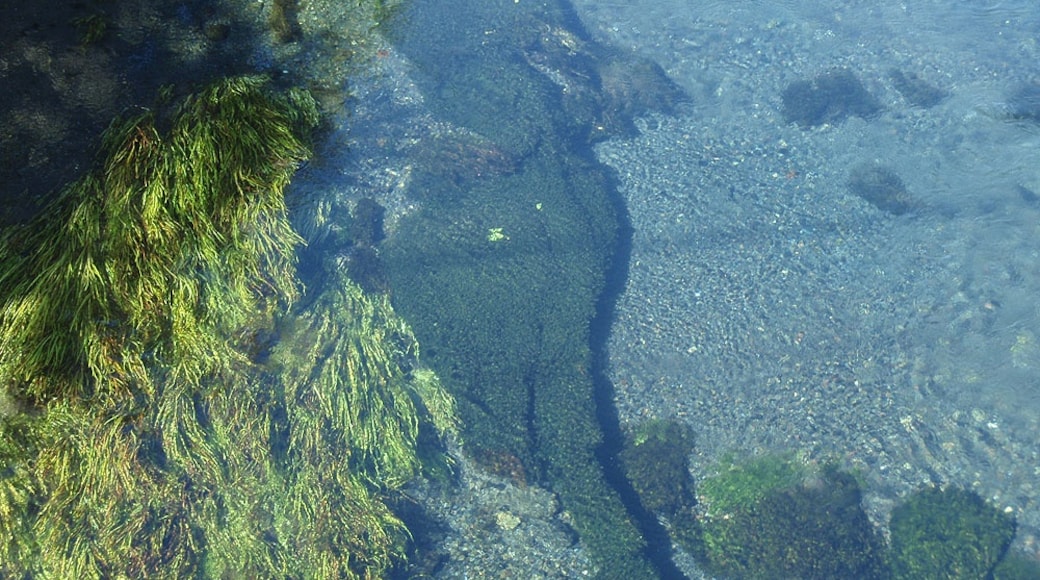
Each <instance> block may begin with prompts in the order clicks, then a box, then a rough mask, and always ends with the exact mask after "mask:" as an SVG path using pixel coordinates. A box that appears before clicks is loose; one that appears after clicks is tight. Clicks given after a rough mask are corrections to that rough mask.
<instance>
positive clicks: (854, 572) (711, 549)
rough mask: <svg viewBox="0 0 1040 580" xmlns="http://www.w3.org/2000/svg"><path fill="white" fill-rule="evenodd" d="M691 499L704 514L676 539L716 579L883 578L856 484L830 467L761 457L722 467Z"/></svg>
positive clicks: (876, 538)
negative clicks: (810, 466)
mask: <svg viewBox="0 0 1040 580" xmlns="http://www.w3.org/2000/svg"><path fill="white" fill-rule="evenodd" d="M698 495H699V497H700V498H701V499H702V501H703V503H704V506H703V507H704V509H705V511H704V515H703V516H702V517H701V518H700V522H699V526H697V527H695V528H694V529H693V530H691V531H692V533H688V534H685V535H684V536H680V539H681V540H683V541H684V542H687V548H688V549H690V551H691V552H693V553H694V554H696V555H698V556H699V557H700V559H701V560H702V561H703V562H704V564H705V565H706V567H707V568H708V569H709V570H711V571H712V572H713V573H714V574H716V575H718V576H720V577H724V578H762V579H767V578H802V579H810V578H819V579H821V580H822V579H826V578H885V577H887V569H886V568H885V566H884V557H883V543H882V542H881V539H880V537H879V536H878V535H877V534H876V532H875V530H874V528H873V526H872V524H871V523H870V520H869V519H868V518H867V515H866V513H865V512H864V511H863V509H862V507H861V505H860V499H861V494H860V488H859V484H858V483H857V482H856V480H855V479H854V478H853V477H852V476H851V475H850V474H847V473H844V472H841V471H839V470H838V469H836V468H834V467H830V466H828V467H825V468H823V469H822V470H821V471H819V473H814V472H812V471H810V470H809V469H807V468H806V467H804V466H800V465H795V464H794V463H793V462H792V461H791V460H790V459H789V458H788V459H785V458H783V457H777V456H767V457H763V458H759V459H756V460H754V461H752V462H750V463H748V464H746V465H741V466H736V465H728V466H725V467H724V468H723V470H722V472H721V473H720V474H719V475H716V476H714V477H712V478H709V479H707V480H705V482H704V483H703V484H702V486H701V488H700V490H699V493H698ZM698 534H699V537H697V535H698Z"/></svg>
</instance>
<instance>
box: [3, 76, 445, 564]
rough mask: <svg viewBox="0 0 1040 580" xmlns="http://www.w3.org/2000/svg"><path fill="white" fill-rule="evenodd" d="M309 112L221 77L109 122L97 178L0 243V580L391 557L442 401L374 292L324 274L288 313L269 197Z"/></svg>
mask: <svg viewBox="0 0 1040 580" xmlns="http://www.w3.org/2000/svg"><path fill="white" fill-rule="evenodd" d="M160 119H161V121H160ZM316 122H317V114H316V112H315V106H314V102H313V100H311V99H310V98H309V96H308V95H307V94H306V93H304V92H301V91H289V92H287V93H278V92H275V91H273V90H271V89H270V88H269V87H268V86H267V85H266V82H265V81H264V79H261V78H256V77H245V78H233V79H227V80H224V81H221V82H218V83H216V84H214V85H213V86H211V87H209V88H206V89H203V90H202V91H200V92H199V93H197V94H196V95H194V96H191V97H189V98H187V99H186V100H185V101H184V102H183V103H182V104H181V105H180V106H179V107H177V108H176V109H175V110H174V111H173V112H172V113H170V114H169V116H168V117H167V116H165V115H160V114H158V113H153V112H148V111H146V112H142V113H140V114H138V115H135V116H133V117H130V118H128V119H124V120H120V121H117V122H116V123H114V124H113V125H112V127H111V128H110V130H109V131H108V132H107V133H106V135H105V138H104V145H103V154H102V157H101V159H99V165H98V167H97V168H96V169H95V170H93V171H92V172H91V173H90V174H88V175H87V176H86V177H84V178H83V179H81V180H80V181H78V182H76V183H74V184H72V185H71V186H70V187H68V188H67V189H66V190H65V191H64V192H63V193H62V195H61V196H60V197H59V199H58V200H57V201H56V202H55V203H54V204H52V205H51V206H50V207H48V208H47V210H46V211H45V212H43V214H42V215H41V216H40V218H38V219H37V220H36V221H35V222H33V223H31V224H29V225H27V226H25V227H22V228H17V229H15V230H12V231H8V232H6V233H5V236H4V238H3V243H2V245H0V305H2V310H0V352H2V353H3V354H4V356H3V357H2V360H0V385H2V388H3V391H2V395H3V397H2V400H3V401H4V413H3V415H2V416H0V434H2V435H3V438H2V440H0V441H2V442H0V515H2V516H3V518H2V519H0V533H2V534H3V536H2V537H3V543H2V544H0V573H2V575H4V576H5V577H22V576H26V575H29V576H38V577H62V578H66V577H67V578H100V577H145V576H147V577H168V578H183V577H196V576H201V577H224V576H228V575H235V576H239V575H241V576H247V577H265V578H270V577H289V576H305V577H341V578H355V577H357V578H367V577H377V576H380V575H382V574H384V573H385V572H386V571H387V570H388V569H389V568H390V566H391V565H392V564H393V562H394V561H395V560H396V559H398V558H401V557H403V554H404V544H405V542H406V540H407V531H406V530H405V529H404V526H403V524H402V523H401V521H400V520H399V519H398V518H397V517H396V516H395V515H394V514H393V513H392V511H391V510H390V509H389V507H387V505H386V503H385V499H386V498H387V497H388V496H389V495H391V494H392V493H393V492H394V490H395V489H396V488H397V487H398V486H400V485H401V483H402V482H403V481H405V480H406V479H407V478H408V477H410V476H411V475H413V474H415V473H416V471H417V469H418V468H419V464H420V460H419V458H418V449H417V447H418V445H417V438H418V433H419V426H420V425H421V424H430V425H433V427H434V431H435V432H436V433H437V434H438V435H443V434H446V433H447V432H449V431H452V430H454V429H455V423H454V411H453V401H452V400H451V398H450V397H448V396H447V395H446V394H445V393H444V392H443V391H442V390H440V389H439V386H438V384H437V383H436V381H435V380H433V379H431V378H430V377H428V376H419V375H409V374H408V369H412V368H414V367H415V361H414V357H415V355H416V345H415V341H414V338H412V336H411V333H410V331H409V329H408V327H407V325H405V324H404V323H403V322H402V321H401V320H400V319H399V318H397V317H396V315H395V314H394V313H393V311H392V309H391V308H390V306H389V303H388V302H387V301H386V298H385V297H369V296H367V295H366V294H364V293H363V292H362V291H361V290H360V288H358V287H357V286H356V285H354V284H353V283H351V282H350V281H349V280H346V279H344V278H334V279H333V281H332V283H331V285H330V287H329V289H328V290H327V291H326V292H324V293H322V294H320V295H319V296H317V297H315V299H314V300H313V301H312V302H311V308H310V309H308V310H305V311H300V312H298V313H296V316H295V317H290V318H288V319H286V318H285V313H286V312H287V310H288V308H289V307H290V305H291V304H292V303H293V302H294V301H295V300H296V299H297V298H298V297H299V295H300V287H299V283H298V281H297V279H296V276H295V248H296V247H297V246H298V244H299V243H300V238H299V237H298V236H297V234H296V233H295V232H294V231H293V230H292V228H291V227H290V226H289V223H288V220H287V217H286V208H285V201H284V197H283V190H284V187H285V186H286V184H287V183H288V181H289V178H290V176H291V175H292V173H293V172H294V171H295V169H296V166H297V164H298V163H300V162H301V161H302V160H303V159H305V158H306V157H307V155H308V148H307V145H306V140H305V136H306V135H307V134H308V133H309V131H310V130H311V129H312V128H313V127H314V126H315V125H316ZM279 321H280V322H279ZM276 322H278V325H279V327H280V328H282V329H283V331H284V332H283V335H284V338H283V341H282V342H281V343H280V344H279V346H278V347H277V348H276V349H275V353H274V355H273V356H272V357H271V361H270V362H268V363H266V364H262V360H263V359H264V358H265V357H264V356H262V355H263V354H264V351H265V350H266V349H267V347H266V345H264V344H263V340H264V339H262V338H261V337H262V336H263V335H265V334H270V333H271V331H272V329H273V328H274V327H275V324H276Z"/></svg>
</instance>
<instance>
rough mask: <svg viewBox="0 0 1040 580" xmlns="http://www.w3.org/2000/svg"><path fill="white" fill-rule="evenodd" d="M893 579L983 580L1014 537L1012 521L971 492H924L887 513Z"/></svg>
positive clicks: (929, 490)
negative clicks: (959, 579)
mask: <svg viewBox="0 0 1040 580" xmlns="http://www.w3.org/2000/svg"><path fill="white" fill-rule="evenodd" d="M889 528H890V531H891V537H892V542H891V544H892V547H891V555H890V559H891V565H892V572H893V576H894V577H895V578H897V579H902V578H988V577H990V575H991V574H992V573H993V570H994V568H995V567H996V566H997V564H998V563H999V562H1000V561H1001V559H1002V558H1003V557H1004V555H1005V553H1006V552H1007V549H1008V546H1010V545H1011V539H1012V538H1013V537H1014V535H1015V521H1014V519H1013V518H1012V517H1011V516H1009V515H1006V514H1004V513H1001V512H1000V511H999V510H997V509H996V508H995V507H993V506H991V505H989V504H987V503H986V502H985V500H983V499H982V498H981V497H979V495H978V494H976V493H975V492H972V491H968V490H964V489H957V488H946V489H940V488H936V487H933V488H928V489H924V490H921V491H918V492H916V493H914V494H913V495H911V496H910V497H909V498H908V499H907V500H906V501H905V502H904V503H902V504H901V505H899V506H897V507H896V508H895V509H894V510H892V521H891V523H890V524H889Z"/></svg>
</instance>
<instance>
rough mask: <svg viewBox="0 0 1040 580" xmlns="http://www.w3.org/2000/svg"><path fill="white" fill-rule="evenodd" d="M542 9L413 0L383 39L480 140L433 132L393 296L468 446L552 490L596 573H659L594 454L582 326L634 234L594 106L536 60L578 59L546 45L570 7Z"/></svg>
mask: <svg viewBox="0 0 1040 580" xmlns="http://www.w3.org/2000/svg"><path fill="white" fill-rule="evenodd" d="M550 4H551V5H550V6H544V5H541V4H537V3H519V4H512V3H511V4H509V5H508V6H504V5H501V4H497V3H486V2H471V1H463V0H453V1H452V2H449V3H448V4H447V5H446V4H444V3H443V2H437V3H433V2H415V3H411V4H409V6H408V9H407V11H406V13H405V14H403V15H402V16H403V17H402V18H401V23H402V26H404V27H406V28H407V30H403V29H398V30H394V31H392V32H391V36H392V37H393V38H394V40H395V45H396V46H397V48H398V49H399V50H400V51H401V52H402V54H404V55H405V56H407V57H408V58H409V60H410V61H411V62H412V63H413V64H414V65H415V70H414V78H415V79H416V82H417V83H418V86H419V89H420V90H421V91H422V92H423V94H424V104H425V105H426V106H428V107H429V108H430V110H431V111H432V112H433V113H434V114H435V115H436V116H437V118H438V119H439V120H440V121H442V122H444V123H450V124H451V125H452V126H454V127H457V129H455V130H454V133H455V134H459V135H470V134H474V135H476V136H477V137H475V138H471V139H468V140H467V141H466V143H469V144H472V145H467V147H469V149H470V150H471V153H472V154H470V155H458V154H457V150H458V147H457V146H455V145H454V144H452V143H444V144H443V145H442V144H440V143H438V142H436V141H432V142H431V143H430V146H431V147H432V148H436V147H438V146H451V147H452V148H451V149H447V150H446V151H444V153H443V154H437V153H436V151H433V152H430V153H429V154H428V155H427V157H426V159H427V160H428V161H427V162H422V160H420V162H419V163H417V164H416V165H415V167H414V172H413V174H412V181H411V182H410V185H409V192H408V193H409V196H410V197H411V198H412V199H415V200H416V202H417V203H416V208H417V209H416V211H415V212H413V213H411V214H409V215H407V216H405V217H403V218H402V219H401V220H400V221H399V222H397V224H396V230H395V232H394V233H393V235H391V236H388V238H387V240H386V241H385V242H384V244H383V246H382V248H381V250H382V256H383V258H384V259H385V263H386V266H387V272H388V275H389V278H390V281H391V287H392V288H393V292H392V296H393V300H394V306H395V307H396V308H397V309H398V310H399V311H400V312H401V313H402V314H403V315H404V316H405V318H406V319H407V320H408V321H409V322H410V323H411V324H412V325H413V328H414V329H415V333H416V335H417V336H418V338H419V341H420V343H421V344H423V348H424V356H425V360H426V361H427V362H428V363H429V364H430V365H431V367H432V368H433V369H434V370H436V371H437V373H438V375H439V376H440V377H441V378H442V380H443V381H444V384H445V386H446V387H447V388H448V389H449V390H450V391H451V392H452V393H453V394H454V395H455V397H456V399H457V401H458V405H459V413H460V415H461V418H462V423H463V425H464V427H463V437H464V439H465V441H466V445H467V449H468V451H469V452H470V453H471V454H472V455H473V456H474V457H475V458H477V459H478V460H479V461H480V462H481V463H482V464H483V465H484V466H485V467H486V468H488V469H490V470H492V471H495V472H497V473H499V474H501V475H503V476H506V477H510V478H512V479H513V480H514V481H516V482H517V483H518V484H524V483H538V484H541V485H546V486H548V487H550V488H551V489H552V490H553V491H554V492H555V493H557V494H558V495H559V497H560V499H561V502H562V505H563V509H564V510H565V511H566V513H567V516H568V519H569V521H570V522H571V523H572V524H573V526H574V528H575V530H576V531H577V532H578V533H579V535H580V536H581V540H582V542H583V543H584V544H585V545H586V546H587V547H588V550H589V554H590V556H591V557H592V559H593V561H594V563H595V564H596V566H597V568H598V572H599V573H600V575H601V576H602V577H611V578H616V577H632V578H650V577H655V576H656V573H655V570H654V569H653V567H652V566H651V564H650V562H649V560H648V559H647V557H646V554H645V547H646V546H645V541H644V539H643V537H642V534H641V532H640V530H639V529H638V527H637V525H636V524H635V523H634V521H633V519H632V518H631V516H630V514H629V513H628V511H627V508H626V506H625V505H624V504H623V503H622V499H621V497H620V495H619V493H618V492H617V491H616V490H615V489H614V488H612V487H611V485H610V484H609V483H608V481H607V479H606V477H605V475H604V471H603V467H602V465H601V464H600V461H599V458H598V457H597V452H598V451H599V450H600V449H601V447H602V444H603V434H602V430H601V428H600V425H599V422H598V419H597V415H596V409H597V407H596V397H595V395H596V392H595V385H594V383H593V378H592V374H593V373H592V363H593V353H592V352H591V350H590V332H591V331H590V322H591V321H592V320H593V319H594V317H595V316H596V315H597V306H598V301H599V300H600V296H601V294H602V292H603V290H604V288H605V285H606V276H607V271H608V269H609V268H610V267H611V265H612V263H613V260H614V259H615V257H616V256H617V252H618V251H619V248H622V247H623V246H624V236H625V233H624V224H625V216H624V210H623V208H622V207H621V206H620V204H619V202H618V200H617V197H616V192H615V190H614V186H613V183H612V181H611V178H610V176H609V173H608V172H607V171H606V170H605V169H604V168H603V167H601V166H599V165H598V164H596V163H595V162H594V161H593V154H592V152H591V150H590V148H589V142H590V140H591V139H592V134H593V133H595V131H596V129H595V127H593V126H591V121H592V120H593V119H595V118H596V117H598V116H599V115H597V114H595V113H592V112H588V114H584V113H583V114H582V115H581V117H577V116H575V110H576V109H575V108H568V107H566V106H562V99H564V98H565V97H564V92H562V91H561V88H560V86H558V85H557V84H555V83H554V82H553V81H552V80H551V79H550V78H549V76H548V75H547V74H546V73H545V71H543V70H539V66H536V65H537V63H544V62H549V61H550V60H552V64H553V65H555V64H556V63H563V62H575V63H580V62H583V61H582V60H581V59H574V60H572V61H566V60H565V59H562V58H561V59H546V58H543V57H545V56H547V55H545V54H543V53H542V51H545V50H549V49H548V48H545V47H544V43H543V41H542V38H541V35H542V34H543V33H546V31H552V34H553V38H562V39H568V40H569V39H571V38H576V36H574V33H572V32H570V30H572V29H570V28H568V27H572V26H573V25H574V21H570V20H568V19H567V15H568V12H567V8H566V7H565V6H564V5H562V4H557V3H550ZM571 16H573V15H571ZM412 24H414V26H412ZM552 44H553V47H552V50H560V51H565V50H566V47H564V46H563V45H562V44H560V43H559V42H554V43H552ZM583 58H584V57H583ZM532 63H534V64H532ZM542 68H544V67H542ZM582 70H584V69H582ZM590 70H591V69H590ZM574 76H575V78H577V77H578V76H580V75H577V74H575V75H574ZM589 78H591V77H589ZM586 80H588V78H587V79H586ZM591 90H592V89H591V88H590V91H584V90H583V92H582V94H584V95H591V94H592V93H591ZM594 102H598V101H596V99H589V100H588V101H584V104H586V105H588V106H589V107H593V106H594ZM578 108H581V107H578ZM582 110H584V109H582ZM491 161H494V162H491ZM458 176H467V178H465V179H459V178H458Z"/></svg>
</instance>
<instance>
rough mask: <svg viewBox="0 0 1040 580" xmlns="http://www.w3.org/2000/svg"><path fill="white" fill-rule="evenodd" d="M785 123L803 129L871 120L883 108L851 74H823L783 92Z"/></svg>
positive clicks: (840, 72) (846, 71) (835, 72)
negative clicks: (848, 121)
mask: <svg viewBox="0 0 1040 580" xmlns="http://www.w3.org/2000/svg"><path fill="white" fill-rule="evenodd" d="M782 98H783V114H784V120H785V121H787V122H788V123H797V124H798V125H800V126H801V127H802V128H808V127H815V126H818V125H823V124H825V123H836V122H840V121H844V120H845V119H846V118H848V117H863V118H869V117H873V116H874V115H877V114H878V113H879V112H880V111H881V105H880V104H879V103H878V102H877V100H876V99H875V98H874V96H873V95H871V94H870V93H869V92H868V91H867V89H866V88H864V87H863V83H861V82H860V81H859V79H858V78H856V75H854V74H852V72H851V71H848V70H845V69H842V70H836V71H832V72H828V73H824V74H822V75H820V76H818V77H816V78H814V79H812V80H811V81H796V82H793V83H791V84H790V85H788V86H787V88H786V89H784V92H783V95H782Z"/></svg>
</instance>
